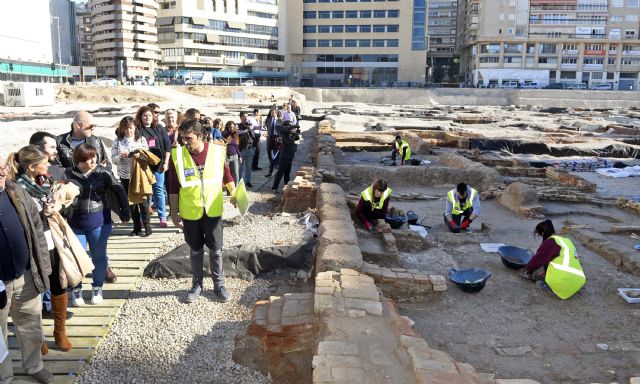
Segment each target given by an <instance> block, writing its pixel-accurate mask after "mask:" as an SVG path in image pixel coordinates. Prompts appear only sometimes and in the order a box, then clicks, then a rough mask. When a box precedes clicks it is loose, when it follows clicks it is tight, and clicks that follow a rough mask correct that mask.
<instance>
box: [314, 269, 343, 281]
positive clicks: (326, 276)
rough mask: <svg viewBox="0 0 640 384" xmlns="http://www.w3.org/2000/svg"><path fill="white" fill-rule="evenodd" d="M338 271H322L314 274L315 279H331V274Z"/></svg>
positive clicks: (335, 273)
mask: <svg viewBox="0 0 640 384" xmlns="http://www.w3.org/2000/svg"><path fill="white" fill-rule="evenodd" d="M337 274H338V272H335V271H322V272H318V273H317V274H316V281H318V280H329V281H331V280H333V276H334V275H337Z"/></svg>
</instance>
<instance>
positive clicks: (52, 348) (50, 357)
mask: <svg viewBox="0 0 640 384" xmlns="http://www.w3.org/2000/svg"><path fill="white" fill-rule="evenodd" d="M47 345H48V346H49V353H47V354H46V355H45V356H43V358H44V361H45V364H46V362H47V361H61V360H88V359H89V358H90V357H91V356H92V355H93V352H94V349H93V348H74V349H72V350H70V351H69V352H64V351H61V350H59V349H57V348H58V346H57V345H56V344H55V343H54V342H53V339H51V340H49V341H48V342H47ZM74 347H75V345H74ZM9 355H10V356H11V360H13V361H21V360H22V354H21V353H20V350H18V349H12V350H11V351H9Z"/></svg>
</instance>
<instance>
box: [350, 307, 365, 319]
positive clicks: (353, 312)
mask: <svg viewBox="0 0 640 384" xmlns="http://www.w3.org/2000/svg"><path fill="white" fill-rule="evenodd" d="M347 316H349V317H351V318H354V319H358V318H363V317H365V316H367V312H366V311H363V310H362V309H347Z"/></svg>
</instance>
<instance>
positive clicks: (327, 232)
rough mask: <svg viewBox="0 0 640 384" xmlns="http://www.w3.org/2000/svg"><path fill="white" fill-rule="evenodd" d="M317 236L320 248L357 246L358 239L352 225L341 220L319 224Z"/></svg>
mask: <svg viewBox="0 0 640 384" xmlns="http://www.w3.org/2000/svg"><path fill="white" fill-rule="evenodd" d="M318 234H319V235H320V236H321V239H320V246H323V245H324V246H327V245H329V244H348V245H354V246H358V238H357V237H356V231H355V228H354V227H353V223H351V222H347V221H341V220H325V221H323V222H322V223H320V226H319V228H318Z"/></svg>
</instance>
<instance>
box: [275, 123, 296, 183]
mask: <svg viewBox="0 0 640 384" xmlns="http://www.w3.org/2000/svg"><path fill="white" fill-rule="evenodd" d="M278 132H279V134H280V140H281V146H280V154H279V157H280V159H279V160H278V172H276V176H275V179H274V180H273V187H271V191H272V192H276V193H277V192H278V186H279V185H280V180H281V179H282V177H283V176H284V185H287V184H288V183H289V179H290V177H291V165H292V164H293V159H294V157H295V156H296V150H297V149H298V144H297V143H296V141H298V140H300V128H299V127H296V126H294V125H292V124H291V122H290V121H288V120H287V121H285V122H284V123H283V124H282V125H281V126H278Z"/></svg>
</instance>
